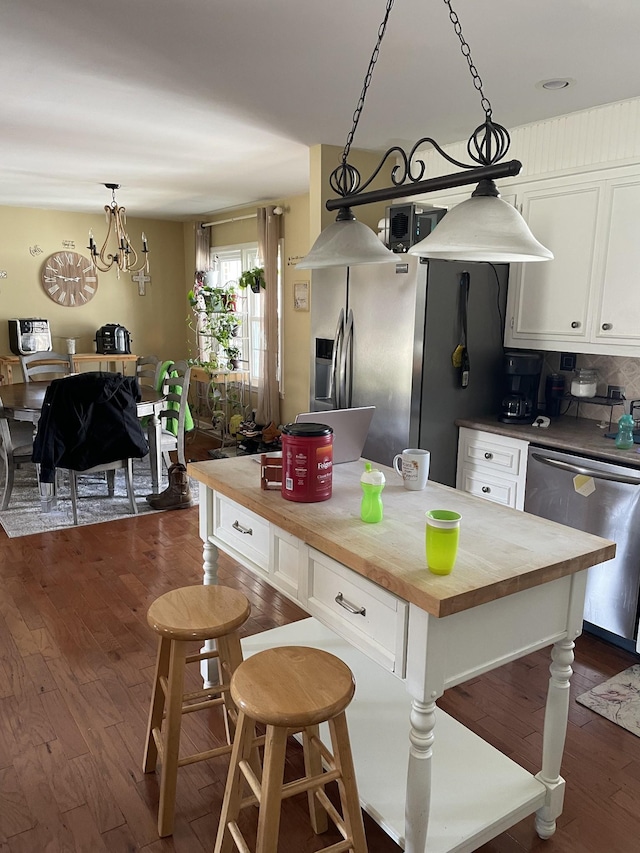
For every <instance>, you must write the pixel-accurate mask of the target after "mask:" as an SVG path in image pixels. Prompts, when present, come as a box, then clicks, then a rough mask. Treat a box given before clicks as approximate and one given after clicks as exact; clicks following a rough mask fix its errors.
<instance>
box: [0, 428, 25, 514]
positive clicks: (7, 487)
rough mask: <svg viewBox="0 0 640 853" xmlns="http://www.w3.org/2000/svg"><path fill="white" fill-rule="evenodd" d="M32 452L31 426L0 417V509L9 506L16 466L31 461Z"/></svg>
mask: <svg viewBox="0 0 640 853" xmlns="http://www.w3.org/2000/svg"><path fill="white" fill-rule="evenodd" d="M32 453H33V426H32V425H31V424H30V423H21V422H20V421H14V420H10V419H8V418H4V417H0V459H1V460H2V469H3V470H2V480H3V484H2V500H1V501H0V510H5V509H7V508H8V507H9V501H10V500H11V493H12V491H13V480H14V474H15V470H16V468H17V467H18V466H19V465H21V464H22V463H24V462H31V454H32Z"/></svg>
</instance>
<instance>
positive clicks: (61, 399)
mask: <svg viewBox="0 0 640 853" xmlns="http://www.w3.org/2000/svg"><path fill="white" fill-rule="evenodd" d="M139 399H140V389H139V387H138V383H137V380H136V378H135V376H122V375H121V374H119V373H103V372H99V371H94V372H89V373H80V374H78V375H76V376H69V377H67V378H65V379H56V380H54V381H53V382H52V383H51V385H50V386H49V387H48V388H47V391H46V394H45V398H44V403H43V407H42V415H41V417H40V421H39V423H38V432H37V434H36V437H35V440H34V445H33V461H34V462H36V463H38V464H39V465H40V481H41V482H43V483H53V482H54V479H55V470H56V468H67V469H68V470H69V471H70V477H71V480H72V483H71V494H72V501H73V509H74V522H75V523H77V510H76V489H75V474H76V472H77V473H82V472H87V473H89V472H91V473H93V472H95V471H96V470H104V471H109V470H114V469H117V468H125V469H126V471H127V491H128V494H129V502H130V504H131V511H132V512H134V513H135V512H137V509H136V505H135V499H134V496H133V484H132V480H131V459H132V458H136V459H142V457H143V456H146V455H147V453H148V452H149V445H148V444H147V440H146V438H145V436H144V432H143V431H142V427H141V425H140V421H139V420H138V413H137V407H136V403H137V401H138V400H139Z"/></svg>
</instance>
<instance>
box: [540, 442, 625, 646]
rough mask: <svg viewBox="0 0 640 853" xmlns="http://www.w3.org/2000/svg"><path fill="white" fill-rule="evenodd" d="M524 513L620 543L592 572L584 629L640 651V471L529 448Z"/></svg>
mask: <svg viewBox="0 0 640 853" xmlns="http://www.w3.org/2000/svg"><path fill="white" fill-rule="evenodd" d="M639 462H640V459H639ZM524 509H525V512H530V513H532V514H533V515H539V516H542V518H550V519H552V520H553V521H558V522H560V524H566V525H567V526H568V527H575V528H577V529H578V530H584V531H585V532H586V533H593V534H595V535H597V536H602V537H604V538H605V539H611V540H612V541H614V542H615V543H616V556H615V558H614V559H613V560H608V561H607V562H606V563H601V564H600V565H599V566H593V567H592V568H590V569H589V574H588V580H587V594H586V601H585V611H584V623H585V624H584V627H585V630H587V631H592V632H593V633H595V634H598V635H600V636H602V637H604V638H605V639H608V640H610V641H611V642H614V643H616V644H617V645H619V646H622V647H623V648H625V649H628V650H630V651H636V652H640V639H639V638H638V618H639V609H640V470H638V469H635V468H628V467H626V466H624V467H623V466H622V465H617V464H615V463H610V462H601V461H599V460H596V459H589V458H588V457H585V456H577V455H573V454H570V453H564V452H561V451H557V450H549V449H548V448H546V447H535V446H530V447H529V459H528V463H527V480H526V489H525V498H524Z"/></svg>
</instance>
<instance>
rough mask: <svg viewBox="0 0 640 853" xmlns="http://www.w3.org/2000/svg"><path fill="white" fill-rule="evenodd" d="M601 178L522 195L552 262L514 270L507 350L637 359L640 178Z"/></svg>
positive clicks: (548, 184) (553, 183)
mask: <svg viewBox="0 0 640 853" xmlns="http://www.w3.org/2000/svg"><path fill="white" fill-rule="evenodd" d="M636 171H637V170H636ZM609 174H611V173H609ZM600 175H602V173H599V174H597V175H592V176H591V180H588V181H587V180H583V181H582V182H578V181H577V179H576V178H573V179H569V178H564V179H561V180H549V181H544V182H541V183H540V184H539V185H538V186H537V187H536V188H527V187H523V188H522V191H521V192H518V200H519V202H521V204H522V213H523V216H524V218H525V219H526V221H527V222H528V224H529V227H530V228H531V230H532V231H533V233H534V235H535V236H536V237H537V238H538V240H540V242H541V243H543V244H544V245H545V246H548V248H549V249H551V251H552V252H553V253H554V256H555V259H554V260H553V261H549V262H543V263H530V264H520V265H513V269H512V274H511V276H510V283H509V299H508V304H507V322H506V328H505V345H506V346H508V347H524V348H533V349H548V350H560V349H562V350H566V351H569V352H590V353H601V354H610V355H616V354H619V355H630V356H640V285H638V284H636V283H635V282H634V274H635V271H636V270H638V269H639V268H640V267H639V264H640V241H638V239H637V236H636V234H637V231H638V227H639V226H640V176H638V175H637V174H636V175H629V176H627V175H622V176H620V177H616V178H607V179H600V180H596V179H595V178H596V177H599V176H600Z"/></svg>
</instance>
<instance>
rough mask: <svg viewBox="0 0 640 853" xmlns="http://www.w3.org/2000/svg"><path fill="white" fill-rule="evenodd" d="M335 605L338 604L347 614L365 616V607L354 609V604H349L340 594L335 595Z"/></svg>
mask: <svg viewBox="0 0 640 853" xmlns="http://www.w3.org/2000/svg"><path fill="white" fill-rule="evenodd" d="M336 604H339V605H340V607H344V609H345V610H348V611H349V613H354V614H355V615H356V616H366V615H367V609H366V607H356V606H355V605H354V604H350V603H349V602H348V601H347V600H346V599H345V597H344V596H343V595H342V593H341V592H339V593H338V594H337V595H336Z"/></svg>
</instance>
